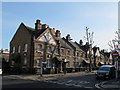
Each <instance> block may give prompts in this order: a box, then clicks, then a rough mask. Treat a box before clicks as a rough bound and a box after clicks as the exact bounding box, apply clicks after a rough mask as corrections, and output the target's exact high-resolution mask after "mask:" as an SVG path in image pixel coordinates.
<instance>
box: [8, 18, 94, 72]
mask: <svg viewBox="0 0 120 90" xmlns="http://www.w3.org/2000/svg"><path fill="white" fill-rule="evenodd" d="M88 46H89V45H88V43H86V44H85V45H83V42H82V41H81V40H80V43H79V44H78V43H77V42H73V41H72V40H71V37H70V35H69V34H67V36H66V38H65V37H61V32H60V30H55V28H50V27H49V26H48V25H47V24H41V22H40V20H36V23H35V28H31V27H28V26H26V25H25V24H24V23H21V24H20V26H19V28H18V29H17V31H16V33H15V35H14V36H13V38H12V40H11V41H10V55H9V59H10V60H9V65H10V69H11V71H13V72H18V71H19V72H27V73H28V72H29V73H40V71H41V69H44V70H43V71H44V73H61V72H63V71H65V70H67V72H73V71H81V70H87V69H88V68H89V64H90V59H89V52H88V48H89V47H88ZM93 51H94V50H92V65H93V64H94V63H96V62H94V57H93V56H94V54H95V53H93Z"/></svg>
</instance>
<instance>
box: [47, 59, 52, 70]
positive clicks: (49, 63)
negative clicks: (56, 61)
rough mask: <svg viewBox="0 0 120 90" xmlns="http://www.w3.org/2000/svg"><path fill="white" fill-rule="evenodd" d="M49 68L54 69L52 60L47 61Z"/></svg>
mask: <svg viewBox="0 0 120 90" xmlns="http://www.w3.org/2000/svg"><path fill="white" fill-rule="evenodd" d="M47 67H48V68H51V67H52V61H51V60H47Z"/></svg>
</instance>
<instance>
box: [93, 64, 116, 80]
mask: <svg viewBox="0 0 120 90" xmlns="http://www.w3.org/2000/svg"><path fill="white" fill-rule="evenodd" d="M95 77H96V79H98V78H104V79H111V78H114V77H115V67H114V66H112V65H102V66H101V67H99V69H98V71H97V72H96V73H95Z"/></svg>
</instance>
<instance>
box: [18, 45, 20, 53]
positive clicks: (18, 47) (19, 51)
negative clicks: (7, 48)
mask: <svg viewBox="0 0 120 90" xmlns="http://www.w3.org/2000/svg"><path fill="white" fill-rule="evenodd" d="M18 53H20V45H19V46H18Z"/></svg>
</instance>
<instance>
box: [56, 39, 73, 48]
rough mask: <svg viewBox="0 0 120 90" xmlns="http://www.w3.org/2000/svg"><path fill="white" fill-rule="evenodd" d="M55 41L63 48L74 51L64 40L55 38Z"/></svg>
mask: <svg viewBox="0 0 120 90" xmlns="http://www.w3.org/2000/svg"><path fill="white" fill-rule="evenodd" d="M55 39H56V40H59V41H60V44H61V47H63V48H68V49H72V48H71V47H70V46H69V45H68V44H67V43H66V42H65V41H64V40H63V39H62V38H58V37H55Z"/></svg>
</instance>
